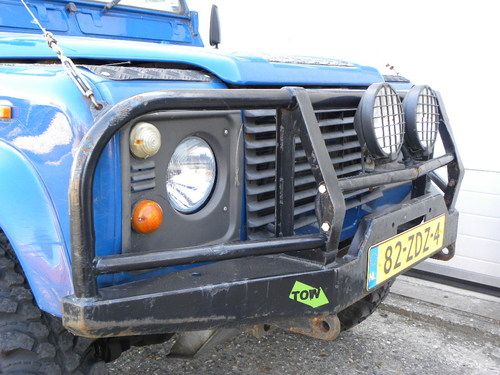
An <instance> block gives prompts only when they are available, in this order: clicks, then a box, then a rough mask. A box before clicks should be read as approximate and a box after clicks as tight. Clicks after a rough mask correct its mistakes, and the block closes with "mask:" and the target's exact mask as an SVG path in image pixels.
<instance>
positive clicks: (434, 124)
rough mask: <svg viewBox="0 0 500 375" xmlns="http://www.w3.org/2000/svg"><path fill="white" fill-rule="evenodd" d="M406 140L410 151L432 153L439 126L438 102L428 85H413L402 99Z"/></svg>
mask: <svg viewBox="0 0 500 375" xmlns="http://www.w3.org/2000/svg"><path fill="white" fill-rule="evenodd" d="M403 106H404V109H405V116H406V122H407V129H406V142H407V144H408V146H409V147H410V149H411V150H412V151H419V152H423V153H424V154H426V155H429V154H430V153H432V150H433V149H434V143H436V138H437V134H438V127H439V103H438V100H437V96H436V94H435V93H434V91H433V90H432V89H431V88H430V87H429V86H415V87H413V88H412V89H411V90H410V91H409V92H408V94H407V95H406V97H405V100H404V101H403Z"/></svg>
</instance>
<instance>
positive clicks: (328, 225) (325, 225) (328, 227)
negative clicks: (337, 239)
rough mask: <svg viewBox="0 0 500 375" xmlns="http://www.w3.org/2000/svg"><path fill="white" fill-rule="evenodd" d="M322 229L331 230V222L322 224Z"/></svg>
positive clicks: (324, 230)
mask: <svg viewBox="0 0 500 375" xmlns="http://www.w3.org/2000/svg"><path fill="white" fill-rule="evenodd" d="M321 230H322V231H323V232H328V231H329V230H330V224H328V223H327V222H326V221H325V222H324V223H323V224H321Z"/></svg>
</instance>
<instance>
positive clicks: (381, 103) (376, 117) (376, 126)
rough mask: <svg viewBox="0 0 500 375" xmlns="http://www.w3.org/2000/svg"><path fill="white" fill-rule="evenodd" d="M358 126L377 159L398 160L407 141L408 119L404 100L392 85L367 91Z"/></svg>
mask: <svg viewBox="0 0 500 375" xmlns="http://www.w3.org/2000/svg"><path fill="white" fill-rule="evenodd" d="M356 126H357V129H358V134H360V137H361V138H362V141H363V142H364V143H365V144H366V147H367V148H368V151H369V152H370V154H371V155H372V156H373V157H374V158H388V159H391V160H394V159H395V158H396V156H397V155H398V153H399V150H400V149H401V146H402V144H403V140H404V133H405V118H404V112H403V106H402V104H401V100H400V99H399V96H398V94H397V93H396V91H394V89H393V88H392V87H391V86H390V85H389V84H387V83H375V84H373V85H371V86H370V87H369V88H368V89H367V90H366V92H365V93H364V95H363V97H362V98H361V102H360V104H359V107H358V111H357V112H356Z"/></svg>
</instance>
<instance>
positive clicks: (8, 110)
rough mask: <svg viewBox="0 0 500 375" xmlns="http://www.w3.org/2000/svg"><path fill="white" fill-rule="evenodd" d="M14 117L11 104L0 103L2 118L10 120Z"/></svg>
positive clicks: (0, 115) (0, 116)
mask: <svg viewBox="0 0 500 375" xmlns="http://www.w3.org/2000/svg"><path fill="white" fill-rule="evenodd" d="M11 118H12V107H11V106H10V105H1V104H0V119H2V120H10V119H11Z"/></svg>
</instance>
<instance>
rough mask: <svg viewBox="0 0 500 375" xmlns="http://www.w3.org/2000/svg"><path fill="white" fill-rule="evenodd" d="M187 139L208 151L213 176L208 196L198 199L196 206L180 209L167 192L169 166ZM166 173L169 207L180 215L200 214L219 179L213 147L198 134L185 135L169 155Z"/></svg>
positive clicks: (209, 199) (167, 187) (167, 188)
mask: <svg viewBox="0 0 500 375" xmlns="http://www.w3.org/2000/svg"><path fill="white" fill-rule="evenodd" d="M189 139H196V140H200V141H201V142H202V143H203V144H204V146H206V147H207V148H208V150H210V153H211V156H212V159H213V162H214V176H213V179H212V182H211V183H210V184H209V185H210V187H209V188H208V189H207V191H208V194H205V195H204V196H203V199H200V200H199V201H198V202H197V204H196V205H193V206H192V207H191V208H185V209H183V208H180V207H179V206H177V205H176V204H175V203H174V202H173V199H172V198H171V193H170V192H169V176H168V174H169V170H170V165H171V162H172V160H173V158H174V155H175V153H176V151H177V149H178V148H179V147H180V146H181V145H182V144H183V143H184V142H186V141H188V140H189ZM166 173H167V177H166V180H165V187H166V200H167V201H168V203H169V205H170V207H171V208H172V209H173V210H174V211H175V212H177V213H179V214H182V215H186V216H188V215H193V214H196V213H198V212H200V211H201V210H203V209H204V208H205V207H206V206H207V205H208V203H209V202H210V201H211V198H212V196H213V195H214V193H215V191H216V188H217V180H218V178H219V165H218V162H217V156H216V152H215V151H214V147H213V146H212V145H210V143H209V141H208V140H206V139H205V138H204V137H203V136H201V135H200V134H190V135H187V136H185V137H184V138H182V139H181V140H180V141H179V142H178V143H177V145H176V146H175V148H174V151H173V152H172V154H171V155H170V160H169V161H168V164H167V168H166Z"/></svg>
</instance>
